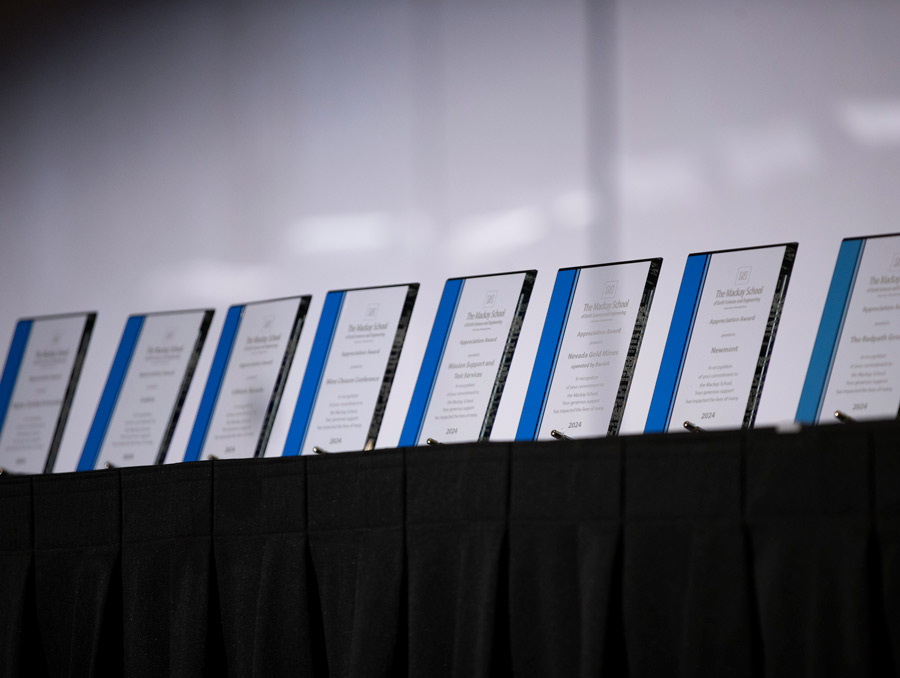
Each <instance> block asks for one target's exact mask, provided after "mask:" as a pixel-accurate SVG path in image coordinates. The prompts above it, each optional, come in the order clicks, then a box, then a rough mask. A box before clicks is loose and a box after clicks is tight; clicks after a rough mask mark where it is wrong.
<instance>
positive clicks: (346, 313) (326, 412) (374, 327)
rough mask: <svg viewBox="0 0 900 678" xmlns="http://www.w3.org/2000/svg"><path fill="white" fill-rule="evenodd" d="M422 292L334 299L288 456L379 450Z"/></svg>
mask: <svg viewBox="0 0 900 678" xmlns="http://www.w3.org/2000/svg"><path fill="white" fill-rule="evenodd" d="M418 291H419V285H418V283H413V284H408V285H392V286H389V287H367V288H362V289H354V290H341V291H332V292H329V293H328V296H326V297H325V305H324V307H323V308H322V316H321V318H320V319H319V326H318V328H317V329H316V336H315V339H314V340H313V346H312V351H311V352H310V356H309V362H308V363H307V366H306V373H305V374H304V376H303V382H302V384H301V386H300V394H299V396H298V397H297V406H296V408H295V409H294V416H293V419H292V420H291V427H290V429H289V431H288V435H287V439H286V441H285V445H284V455H285V456H289V455H296V454H309V453H311V452H347V451H350V450H371V449H373V448H374V447H375V443H376V441H377V440H378V431H379V429H380V428H381V420H382V419H383V418H384V410H385V407H386V406H387V400H388V396H389V395H390V392H391V384H393V381H394V373H395V372H396V370H397V363H398V362H399V360H400V351H401V350H402V349H403V341H404V340H405V339H406V330H407V328H408V327H409V319H410V316H412V310H413V305H414V304H415V301H416V294H417V293H418Z"/></svg>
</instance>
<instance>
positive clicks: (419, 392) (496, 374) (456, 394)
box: [400, 271, 537, 446]
mask: <svg viewBox="0 0 900 678" xmlns="http://www.w3.org/2000/svg"><path fill="white" fill-rule="evenodd" d="M536 276H537V271H519V272H517V273H502V274H497V275H485V276H475V277H472V278H453V279H451V280H448V281H447V282H446V284H445V285H444V292H443V294H442V295H441V301H440V303H439V304H438V310H437V315H436V316H435V319H434V325H433V326H432V328H431V336H430V337H429V339H428V345H427V347H426V348H425V357H424V358H423V359H422V367H421V369H420V370H419V378H418V379H417V380H416V386H415V389H414V391H413V396H412V402H411V403H410V406H409V412H408V413H407V415H406V421H405V423H404V425H403V431H402V432H401V434H400V445H401V446H413V445H422V444H424V443H426V442H427V441H429V440H432V441H435V442H441V443H449V442H466V441H474V440H487V439H489V438H490V435H491V428H492V427H493V425H494V418H495V417H496V414H497V407H498V406H499V404H500V397H501V396H502V394H503V386H504V384H505V383H506V376H507V373H508V372H509V364H510V362H511V361H512V356H513V353H514V352H515V349H516V342H517V341H518V339H519V331H520V330H521V327H522V319H523V318H524V317H525V311H526V310H527V308H528V300H529V299H530V298H531V290H532V288H533V287H534V279H535V277H536Z"/></svg>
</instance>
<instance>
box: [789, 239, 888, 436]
mask: <svg viewBox="0 0 900 678" xmlns="http://www.w3.org/2000/svg"><path fill="white" fill-rule="evenodd" d="M898 411H900V234H897V233H894V234H891V235H883V236H870V237H867V238H847V239H845V240H844V241H843V242H842V243H841V249H840V252H839V253H838V260H837V263H836V264H835V267H834V273H833V275H832V277H831V285H830V287H829V289H828V297H827V298H826V301H825V310H823V311H822V320H821V322H820V323H819V332H818V334H817V335H816V343H815V344H814V346H813V353H812V358H811V359H810V361H809V368H808V370H807V372H806V381H805V382H804V384H803V391H802V392H801V394H800V404H799V406H798V407H797V417H796V419H797V421H798V422H801V423H805V424H813V423H822V422H828V421H835V417H838V418H841V419H844V420H847V419H894V418H896V417H897V413H898Z"/></svg>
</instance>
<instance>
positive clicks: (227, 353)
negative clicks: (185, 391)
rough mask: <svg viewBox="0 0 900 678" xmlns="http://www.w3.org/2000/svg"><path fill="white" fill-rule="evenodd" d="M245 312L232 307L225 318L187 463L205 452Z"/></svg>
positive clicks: (191, 438) (189, 447)
mask: <svg viewBox="0 0 900 678" xmlns="http://www.w3.org/2000/svg"><path fill="white" fill-rule="evenodd" d="M243 312H244V307H243V306H232V307H231V308H229V309H228V315H226V316H225V322H224V323H223V324H222V333H221V334H220V335H219V345H218V346H216V355H215V357H213V362H212V367H211V368H210V370H209V377H207V379H206V387H205V388H204V389H203V397H202V398H201V399H200V407H199V408H198V410H197V418H196V419H194V428H193V429H192V430H191V437H190V439H189V440H188V444H187V450H185V453H184V460H185V461H197V460H198V459H199V458H200V453H201V452H202V451H203V443H205V442H206V432H207V431H208V430H209V422H210V421H211V420H212V415H213V409H214V408H215V406H216V401H217V400H218V399H219V389H220V388H221V387H222V380H223V379H224V378H225V368H226V367H227V366H228V359H229V358H230V357H231V349H232V348H233V347H234V339H235V337H236V336H237V331H238V327H239V326H240V324H241V314H242V313H243Z"/></svg>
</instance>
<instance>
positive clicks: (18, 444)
mask: <svg viewBox="0 0 900 678" xmlns="http://www.w3.org/2000/svg"><path fill="white" fill-rule="evenodd" d="M96 318H97V314H96V313H73V314H70V315H57V316H44V317H40V318H26V319H23V320H20V321H19V322H18V323H17V324H16V330H15V332H14V333H13V339H12V344H11V345H10V347H9V353H8V354H7V356H6V365H5V366H4V368H3V376H2V378H0V469H3V471H4V472H8V473H49V472H50V471H51V470H52V469H53V462H54V460H55V459H56V452H57V450H58V449H59V443H60V440H61V439H62V434H63V430H64V429H65V426H66V418H67V417H68V414H69V406H70V405H71V404H72V398H73V396H74V395H75V387H76V386H77V384H78V376H79V375H80V374H81V365H82V363H83V362H84V355H85V353H86V352H87V347H88V342H89V341H90V338H91V332H92V331H93V329H94V321H95V320H96Z"/></svg>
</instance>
